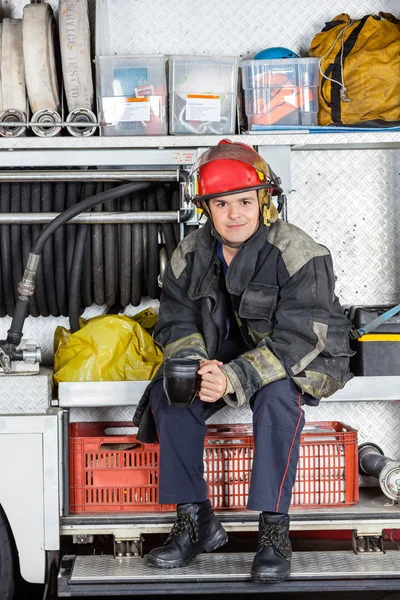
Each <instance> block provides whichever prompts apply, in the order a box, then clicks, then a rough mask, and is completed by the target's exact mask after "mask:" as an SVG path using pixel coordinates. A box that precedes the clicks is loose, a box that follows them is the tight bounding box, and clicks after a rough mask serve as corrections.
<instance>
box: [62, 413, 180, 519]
mask: <svg viewBox="0 0 400 600" xmlns="http://www.w3.org/2000/svg"><path fill="white" fill-rule="evenodd" d="M118 428H124V429H125V428H130V429H133V425H132V423H116V422H113V423H72V424H71V425H70V512H71V513H86V512H90V513H99V512H101V513H104V512H141V511H158V510H172V509H173V506H170V505H165V504H164V505H161V504H159V496H158V475H159V445H158V444H142V443H141V442H138V441H137V440H136V435H134V434H133V435H107V432H108V430H110V429H118Z"/></svg>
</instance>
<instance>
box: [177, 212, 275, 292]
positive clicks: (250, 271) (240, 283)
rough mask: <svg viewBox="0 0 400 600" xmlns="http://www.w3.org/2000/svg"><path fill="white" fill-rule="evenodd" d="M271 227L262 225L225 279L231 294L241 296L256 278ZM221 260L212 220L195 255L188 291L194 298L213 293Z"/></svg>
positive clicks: (243, 247) (234, 260)
mask: <svg viewBox="0 0 400 600" xmlns="http://www.w3.org/2000/svg"><path fill="white" fill-rule="evenodd" d="M269 231H270V228H266V227H264V226H263V225H262V226H260V227H259V228H258V229H257V231H256V232H255V234H254V235H253V236H252V237H251V238H249V239H248V240H247V241H246V242H245V243H244V244H243V246H242V247H241V248H240V249H239V251H238V253H237V254H236V255H235V256H234V258H233V260H232V262H231V264H230V265H229V269H228V273H227V276H226V279H225V282H226V288H227V290H228V292H229V293H230V294H234V295H236V296H240V295H241V294H242V293H243V291H244V290H245V289H246V288H247V287H248V285H249V283H250V282H251V281H252V280H253V278H254V274H255V271H256V267H257V262H258V256H259V253H260V251H261V249H262V248H263V247H265V244H266V242H267V240H268V234H269ZM219 268H220V261H219V258H218V257H217V253H216V238H215V237H214V236H213V228H212V225H211V223H210V222H209V221H207V223H206V224H205V225H204V227H203V228H202V235H201V236H200V239H199V245H198V247H197V249H196V251H195V254H194V262H193V269H192V277H191V282H190V286H189V290H188V294H189V298H190V299H191V300H193V301H195V300H199V299H200V298H204V297H206V296H209V295H210V293H209V292H210V286H211V285H212V281H213V280H214V276H215V275H219Z"/></svg>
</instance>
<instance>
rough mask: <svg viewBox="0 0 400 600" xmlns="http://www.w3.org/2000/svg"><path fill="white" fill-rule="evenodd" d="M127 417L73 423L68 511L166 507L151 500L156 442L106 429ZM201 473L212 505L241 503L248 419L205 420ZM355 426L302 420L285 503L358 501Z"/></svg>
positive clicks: (247, 464)
mask: <svg viewBox="0 0 400 600" xmlns="http://www.w3.org/2000/svg"><path fill="white" fill-rule="evenodd" d="M121 427H124V428H125V427H129V428H132V424H131V423H115V422H114V423H73V424H71V430H70V431H71V438H70V506H71V513H85V512H91V513H94V512H121V511H122V512H141V511H160V510H173V509H174V506H173V505H165V504H163V505H161V504H159V495H158V482H159V445H158V444H142V443H141V442H138V441H137V440H136V435H106V433H107V430H109V429H110V428H112V429H115V428H121ZM207 429H208V431H207V436H206V440H205V447H204V476H205V480H206V482H207V485H208V493H209V498H210V501H211V503H212V505H213V507H214V508H215V509H216V510H243V509H245V508H246V503H247V496H248V493H249V489H250V479H251V468H252V463H253V452H254V442H253V436H252V426H251V425H211V426H209V427H208V428H207ZM357 448H358V446H357V431H356V430H355V429H353V428H351V427H348V426H347V425H344V424H342V423H338V422H336V421H323V422H313V423H307V425H306V428H305V430H304V431H303V433H302V435H301V444H300V458H299V463H298V469H297V476H296V482H295V485H294V488H293V496H292V504H291V507H292V508H296V507H304V506H307V507H310V508H312V507H323V506H348V505H351V504H354V503H355V502H357V501H358V450H357Z"/></svg>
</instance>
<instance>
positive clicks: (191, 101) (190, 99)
mask: <svg viewBox="0 0 400 600" xmlns="http://www.w3.org/2000/svg"><path fill="white" fill-rule="evenodd" d="M186 120H187V121H220V120H221V99H220V97H219V96H210V95H209V94H188V95H187V98H186Z"/></svg>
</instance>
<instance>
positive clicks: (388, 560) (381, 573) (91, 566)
mask: <svg viewBox="0 0 400 600" xmlns="http://www.w3.org/2000/svg"><path fill="white" fill-rule="evenodd" d="M253 558H254V554H252V553H219V554H217V553H215V554H202V555H200V556H198V557H197V559H196V560H195V561H194V562H193V563H192V564H191V565H189V566H187V567H182V568H180V569H165V570H161V569H157V568H154V567H151V566H150V565H148V564H147V561H146V557H144V558H143V559H140V558H113V557H112V556H77V557H76V559H75V563H74V567H73V571H72V575H71V578H70V583H71V585H72V586H73V585H74V584H90V583H104V584H105V583H117V582H120V583H151V582H157V583H161V582H182V583H183V582H192V581H204V582H210V581H218V582H221V581H248V580H249V579H250V570H251V564H252V561H253ZM398 577H400V552H398V551H389V552H386V553H385V554H377V553H373V554H359V555H356V554H354V553H353V552H351V551H345V552H297V553H294V554H293V560H292V575H291V579H295V580H300V579H302V580H304V579H314V580H315V579H375V578H398Z"/></svg>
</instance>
